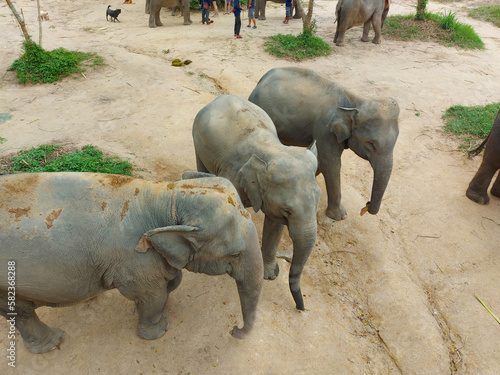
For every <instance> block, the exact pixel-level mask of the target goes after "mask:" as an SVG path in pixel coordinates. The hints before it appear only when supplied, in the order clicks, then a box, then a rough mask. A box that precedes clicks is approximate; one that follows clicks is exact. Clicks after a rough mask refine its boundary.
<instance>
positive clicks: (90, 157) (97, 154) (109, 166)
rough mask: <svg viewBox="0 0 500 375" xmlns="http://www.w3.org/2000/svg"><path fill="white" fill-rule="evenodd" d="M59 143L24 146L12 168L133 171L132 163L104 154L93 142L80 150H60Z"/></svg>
mask: <svg viewBox="0 0 500 375" xmlns="http://www.w3.org/2000/svg"><path fill="white" fill-rule="evenodd" d="M59 150H60V146H58V145H51V144H49V145H41V146H39V147H36V148H35V147H33V148H31V149H29V150H23V151H20V152H19V153H18V155H17V156H15V157H14V158H13V159H12V167H11V168H10V169H9V172H11V173H12V172H100V173H112V174H123V175H127V176H131V175H132V173H131V172H132V169H133V167H132V164H130V163H129V162H128V161H124V160H121V159H119V158H118V157H115V156H112V157H103V153H102V151H100V150H98V149H97V148H95V147H94V146H92V145H86V146H83V147H82V150H81V151H75V152H71V153H65V154H62V155H61V154H59V153H58V151H59Z"/></svg>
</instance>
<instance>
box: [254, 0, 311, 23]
mask: <svg viewBox="0 0 500 375" xmlns="http://www.w3.org/2000/svg"><path fill="white" fill-rule="evenodd" d="M268 1H272V2H273V3H278V4H285V3H286V0H257V2H256V3H255V18H258V19H259V20H265V19H266V4H267V2H268ZM292 3H293V8H292V12H293V9H295V14H294V15H293V17H292V18H295V19H298V18H302V16H301V14H300V10H299V8H298V7H297V6H296V0H292Z"/></svg>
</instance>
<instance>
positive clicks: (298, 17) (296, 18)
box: [292, 15, 302, 20]
mask: <svg viewBox="0 0 500 375" xmlns="http://www.w3.org/2000/svg"><path fill="white" fill-rule="evenodd" d="M292 18H293V19H294V20H298V19H302V16H300V15H295V16H293V17H292Z"/></svg>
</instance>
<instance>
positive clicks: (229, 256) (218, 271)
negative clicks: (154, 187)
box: [136, 179, 263, 339]
mask: <svg viewBox="0 0 500 375" xmlns="http://www.w3.org/2000/svg"><path fill="white" fill-rule="evenodd" d="M219 180H222V179H219ZM227 184H228V185H230V183H229V181H227ZM231 189H232V191H233V192H234V193H232V194H230V195H227V194H220V197H219V200H218V201H216V202H214V204H211V205H209V206H208V205H199V204H197V202H196V200H194V201H195V202H194V203H193V199H192V198H186V194H184V193H177V198H176V212H177V221H178V222H183V223H184V224H181V225H172V226H168V227H163V228H156V229H153V230H150V231H148V232H147V233H145V235H144V236H143V237H142V239H141V241H140V242H139V245H138V247H137V248H136V250H138V251H141V249H142V250H143V249H147V248H149V247H152V248H154V249H156V251H158V252H159V253H160V254H161V255H163V257H164V258H165V259H166V260H167V262H168V263H169V264H170V265H171V266H172V267H174V268H176V269H183V268H185V269H187V270H188V271H191V272H199V273H204V274H207V275H222V274H225V273H227V274H229V275H230V276H231V277H232V278H233V279H235V281H236V285H237V288H238V293H239V297H240V303H241V310H242V314H243V321H244V326H243V328H238V327H236V326H235V327H234V329H233V331H232V335H233V336H234V337H236V338H240V339H241V338H244V337H245V336H246V335H247V334H248V333H249V332H250V331H251V329H252V327H253V325H254V322H255V316H256V310H257V303H258V300H259V296H260V292H261V289H262V279H263V265H262V256H261V254H260V247H259V240H258V236H257V231H256V229H255V226H254V224H253V222H252V221H251V219H250V215H249V214H248V212H246V210H245V209H244V208H243V205H242V204H241V202H240V200H239V198H238V196H237V194H236V192H235V190H234V188H233V187H232V186H231ZM228 202H229V203H230V205H228V204H227V203H228ZM188 205H189V206H188ZM193 205H196V207H194V206H193ZM228 206H229V208H230V209H228ZM233 207H234V209H232V208H233ZM207 218H210V219H207Z"/></svg>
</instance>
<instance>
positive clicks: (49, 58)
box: [7, 41, 104, 84]
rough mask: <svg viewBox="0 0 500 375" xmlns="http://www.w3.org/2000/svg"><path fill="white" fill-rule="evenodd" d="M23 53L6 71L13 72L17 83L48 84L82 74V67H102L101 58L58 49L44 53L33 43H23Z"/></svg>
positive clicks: (88, 53)
mask: <svg viewBox="0 0 500 375" xmlns="http://www.w3.org/2000/svg"><path fill="white" fill-rule="evenodd" d="M23 49H24V53H23V54H22V55H21V56H20V57H19V59H17V60H16V61H14V63H13V64H12V65H11V66H10V67H9V68H8V69H7V70H11V71H12V70H15V71H16V76H17V80H18V82H19V83H22V84H26V83H28V82H30V83H32V84H35V83H50V82H55V81H59V80H61V79H62V78H63V77H67V76H69V75H71V74H73V73H83V72H84V71H85V68H84V66H97V65H103V64H104V60H103V59H102V57H100V56H99V55H97V54H95V53H91V52H76V51H67V50H65V49H63V48H58V49H55V50H52V51H46V50H44V49H43V48H42V47H40V46H39V45H38V44H36V43H35V42H32V41H31V42H24V44H23Z"/></svg>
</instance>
